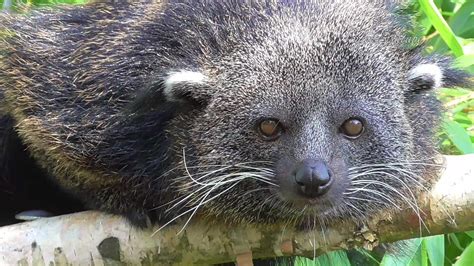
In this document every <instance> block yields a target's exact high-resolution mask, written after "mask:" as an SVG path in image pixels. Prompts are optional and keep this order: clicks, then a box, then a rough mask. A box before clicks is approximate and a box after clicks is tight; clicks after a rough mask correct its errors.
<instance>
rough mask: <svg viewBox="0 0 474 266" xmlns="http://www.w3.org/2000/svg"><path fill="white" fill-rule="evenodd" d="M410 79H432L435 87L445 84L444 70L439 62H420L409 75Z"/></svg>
mask: <svg viewBox="0 0 474 266" xmlns="http://www.w3.org/2000/svg"><path fill="white" fill-rule="evenodd" d="M408 78H409V79H410V80H417V79H423V80H431V81H432V85H433V88H439V87H441V86H442V84H443V70H442V69H441V68H440V67H439V66H438V65H437V64H419V65H417V66H416V67H415V68H413V69H412V70H410V74H409V76H408Z"/></svg>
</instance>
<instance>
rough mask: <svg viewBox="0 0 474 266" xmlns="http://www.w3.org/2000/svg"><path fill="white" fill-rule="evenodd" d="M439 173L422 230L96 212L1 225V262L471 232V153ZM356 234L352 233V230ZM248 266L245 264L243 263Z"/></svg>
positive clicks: (283, 250)
mask: <svg viewBox="0 0 474 266" xmlns="http://www.w3.org/2000/svg"><path fill="white" fill-rule="evenodd" d="M445 158H446V169H445V170H444V171H443V174H442V176H441V178H440V179H439V181H438V182H437V183H436V185H435V186H434V187H433V189H432V191H431V192H425V193H422V194H421V195H420V199H421V200H420V202H419V204H420V208H421V209H422V210H423V214H422V215H423V220H424V224H425V226H426V227H424V226H422V227H420V223H419V221H418V216H417V214H416V213H414V212H413V211H412V210H404V211H402V212H397V213H396V214H393V215H389V214H384V215H383V216H378V217H373V219H372V220H371V221H370V222H369V223H368V224H367V227H364V228H357V226H356V225H355V224H351V223H345V224H334V225H332V226H331V227H330V228H326V230H325V231H324V234H321V232H319V231H315V232H302V231H297V230H293V229H291V228H285V227H284V226H280V225H272V226H265V227H258V226H243V225H242V226H232V227H231V226H228V225H225V224H208V223H206V222H204V221H199V220H195V221H193V222H192V223H191V224H189V225H188V226H187V227H186V230H184V231H183V232H182V233H179V234H178V232H179V231H180V230H181V228H182V225H173V226H168V227H166V228H164V229H162V230H161V231H159V232H157V233H156V234H153V232H154V230H156V229H157V228H158V227H155V228H154V229H149V230H137V229H135V228H132V227H131V226H130V225H129V224H128V223H127V222H126V221H125V220H124V219H123V218H121V217H117V216H112V215H107V214H104V213H99V212H93V211H88V212H83V213H77V214H73V215H65V216H58V217H53V218H45V219H39V220H36V221H33V222H26V223H22V224H17V225H11V226H5V227H2V228H0V265H14V264H19V265H46V264H50V265H51V262H53V263H54V265H66V264H73V265H92V264H93V265H110V264H113V265H116V264H117V263H118V264H119V265H120V264H127V265H129V264H132V265H136V264H145V265H155V264H158V265H170V264H178V265H196V264H204V265H208V264H213V263H222V262H226V261H231V260H234V261H235V260H236V258H237V261H238V262H239V264H240V265H251V260H250V259H251V258H252V257H253V258H264V257H277V256H285V255H302V256H309V257H313V256H314V255H320V254H322V253H324V252H326V251H329V250H334V249H340V248H349V247H353V246H364V247H366V248H369V249H370V248H372V247H374V246H376V245H377V244H378V243H381V242H391V241H396V240H401V239H408V238H412V237H418V236H420V232H421V234H422V235H423V236H427V235H434V234H442V233H449V232H457V231H466V230H472V229H474V222H473V221H474V155H464V156H446V157H445ZM354 232H355V233H354ZM249 261H250V262H249Z"/></svg>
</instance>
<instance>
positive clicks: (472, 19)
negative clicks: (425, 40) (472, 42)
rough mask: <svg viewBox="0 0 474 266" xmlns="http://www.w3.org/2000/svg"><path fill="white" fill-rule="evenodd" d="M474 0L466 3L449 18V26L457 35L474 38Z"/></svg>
mask: <svg viewBox="0 0 474 266" xmlns="http://www.w3.org/2000/svg"><path fill="white" fill-rule="evenodd" d="M473 13H474V1H469V2H466V3H464V4H463V5H462V6H461V7H460V8H459V9H458V10H457V11H456V12H455V13H454V15H453V16H452V17H451V18H450V19H449V26H451V29H452V30H453V31H454V32H456V34H457V36H462V37H463V38H473V37H474V36H473V35H472V34H473V33H474V27H473V25H474V15H472V14H473Z"/></svg>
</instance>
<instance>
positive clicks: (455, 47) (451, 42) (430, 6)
mask: <svg viewBox="0 0 474 266" xmlns="http://www.w3.org/2000/svg"><path fill="white" fill-rule="evenodd" d="M418 2H419V3H420V7H421V10H422V11H423V12H424V13H425V14H426V16H427V17H428V18H429V19H430V21H431V23H432V24H433V27H435V29H436V30H437V31H438V32H439V35H440V36H441V38H442V39H443V41H444V42H445V43H446V44H447V45H448V47H449V48H450V49H451V51H453V53H454V55H456V56H461V55H463V54H464V52H463V48H462V46H461V44H460V43H459V41H458V39H457V37H456V35H455V34H454V33H453V31H452V30H451V28H450V27H449V25H448V23H447V22H446V21H445V20H444V18H443V16H442V15H441V13H440V12H439V10H438V8H437V7H436V5H435V4H434V2H433V0H418Z"/></svg>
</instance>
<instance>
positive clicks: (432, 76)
mask: <svg viewBox="0 0 474 266" xmlns="http://www.w3.org/2000/svg"><path fill="white" fill-rule="evenodd" d="M158 2H159V3H158ZM158 2H156V1H150V2H146V3H145V2H142V1H140V2H138V1H127V2H120V3H119V2H117V3H115V4H113V5H110V4H107V3H96V4H93V5H91V6H85V7H81V8H70V9H68V10H64V11H62V12H54V11H44V12H43V13H41V12H39V13H36V15H34V14H33V15H31V16H30V17H24V18H23V20H22V21H19V22H17V21H16V20H15V21H13V22H12V21H11V20H10V23H11V25H10V26H11V28H13V29H14V30H16V31H17V32H19V33H18V34H17V35H12V36H13V37H12V38H11V39H9V40H8V41H5V45H4V46H5V47H7V48H9V49H8V53H5V56H4V58H2V59H3V60H2V62H4V63H3V64H2V65H1V66H0V85H1V86H0V87H1V88H2V95H3V94H4V97H3V96H2V101H4V102H5V104H4V106H5V109H7V110H8V111H9V112H10V114H12V116H13V117H14V119H15V120H16V121H17V122H16V124H15V129H16V130H17V131H18V133H19V135H20V137H21V138H22V140H23V141H24V142H25V145H26V146H27V147H28V150H29V151H30V152H31V154H32V155H33V157H34V158H35V159H37V160H38V162H39V163H40V165H41V166H43V167H44V168H47V169H48V170H49V172H50V173H51V175H52V176H53V177H54V179H55V180H56V181H57V182H58V183H59V184H60V185H61V186H62V187H63V188H66V189H67V190H68V191H71V192H72V193H75V194H76V195H78V196H79V197H80V198H81V199H82V200H83V201H84V202H86V203H87V204H88V206H89V207H91V208H95V209H101V210H105V211H108V212H113V213H119V214H124V215H127V216H128V217H129V218H130V220H131V221H133V222H134V223H135V224H139V225H146V221H148V220H147V215H150V216H156V217H158V218H161V219H164V220H165V221H168V222H169V221H174V220H176V219H179V218H182V217H190V216H194V215H195V214H197V213H200V214H201V217H202V216H208V217H211V219H219V220H224V221H227V222H231V223H238V222H245V223H253V222H256V223H276V222H282V223H295V224H300V225H301V224H316V223H327V222H333V221H340V220H341V221H342V220H354V221H365V220H366V219H367V218H368V217H370V216H372V215H374V214H376V213H379V212H381V211H384V210H387V209H399V208H412V209H414V210H415V211H416V212H419V211H418V209H417V208H418V207H417V203H416V194H417V192H418V191H419V190H422V189H427V188H429V186H430V181H431V180H432V179H433V178H434V177H435V176H436V174H437V166H436V162H435V160H434V159H435V157H436V156H437V153H436V151H435V145H434V141H433V138H434V135H435V133H436V130H437V129H438V128H439V125H440V104H439V103H438V101H437V100H436V98H435V96H434V94H433V92H434V90H435V89H437V88H439V87H443V86H456V85H459V84H462V83H463V82H465V81H466V76H465V75H464V74H463V73H462V72H460V71H458V70H456V69H454V68H452V67H451V63H450V60H448V59H447V58H445V57H441V56H425V55H423V54H422V50H423V49H422V47H421V46H420V45H419V44H418V43H416V45H413V42H412V41H411V40H409V39H407V38H405V37H404V36H405V30H404V29H403V27H402V26H401V25H402V23H401V21H404V19H400V18H399V17H398V16H396V15H394V14H396V13H397V12H394V11H393V8H394V7H393V6H392V5H390V4H387V2H389V1H385V0H354V1H342V0H337V1H333V0H319V1H310V0H308V1H297V0H294V1H289V0H262V1H250V0H248V1H247V0H235V1H234V0H232V1H231V0H229V1H210V0H209V1H208V0H170V1H164V2H163V3H162V2H161V1H158ZM361 7H363V8H361ZM48 12H49V13H48ZM39 25H41V27H42V30H41V31H38V30H37V29H38V27H40V26H39ZM414 46H418V48H413V47H414ZM420 47H421V48H420ZM12 69H14V70H15V71H11V70H12ZM3 98H5V99H3ZM216 217H217V218H216Z"/></svg>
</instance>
